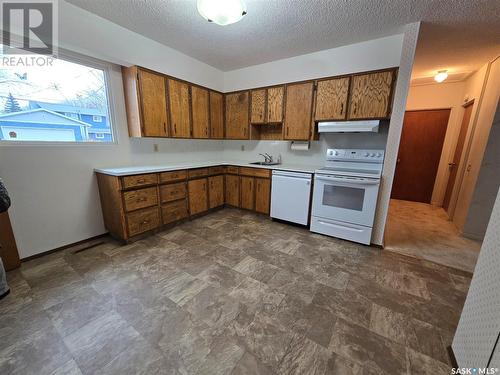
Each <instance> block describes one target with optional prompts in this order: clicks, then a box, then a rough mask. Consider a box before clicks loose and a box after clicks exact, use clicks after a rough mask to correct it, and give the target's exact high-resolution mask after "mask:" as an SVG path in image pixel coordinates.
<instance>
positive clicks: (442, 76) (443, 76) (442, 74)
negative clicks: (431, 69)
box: [434, 70, 448, 83]
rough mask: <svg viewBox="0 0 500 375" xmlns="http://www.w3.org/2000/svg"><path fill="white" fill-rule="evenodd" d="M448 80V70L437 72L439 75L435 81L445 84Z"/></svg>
mask: <svg viewBox="0 0 500 375" xmlns="http://www.w3.org/2000/svg"><path fill="white" fill-rule="evenodd" d="M446 78H448V71H446V70H440V71H439V72H437V74H436V75H435V76H434V81H436V82H439V83H441V82H443V81H444V80H445V79H446Z"/></svg>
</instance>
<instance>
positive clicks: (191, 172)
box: [188, 168, 208, 178]
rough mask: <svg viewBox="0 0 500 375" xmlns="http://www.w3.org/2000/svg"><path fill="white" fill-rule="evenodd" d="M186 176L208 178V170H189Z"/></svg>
mask: <svg viewBox="0 0 500 375" xmlns="http://www.w3.org/2000/svg"><path fill="white" fill-rule="evenodd" d="M188 176H189V178H196V177H205V176H208V168H198V169H190V170H189V171H188Z"/></svg>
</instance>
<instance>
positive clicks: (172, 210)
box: [161, 199, 189, 224]
mask: <svg viewBox="0 0 500 375" xmlns="http://www.w3.org/2000/svg"><path fill="white" fill-rule="evenodd" d="M188 216H189V213H188V207H187V200H186V199H182V200H179V201H175V202H170V203H167V204H164V205H163V206H162V207H161V217H162V221H163V224H170V223H173V222H176V221H179V220H181V219H184V218H186V217H188Z"/></svg>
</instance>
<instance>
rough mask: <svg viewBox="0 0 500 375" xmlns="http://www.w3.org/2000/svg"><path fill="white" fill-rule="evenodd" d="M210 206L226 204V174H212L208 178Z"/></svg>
mask: <svg viewBox="0 0 500 375" xmlns="http://www.w3.org/2000/svg"><path fill="white" fill-rule="evenodd" d="M208 198H209V199H208V201H209V202H208V203H209V204H208V206H209V208H215V207H219V206H222V205H224V176H223V175H218V176H211V177H209V178H208Z"/></svg>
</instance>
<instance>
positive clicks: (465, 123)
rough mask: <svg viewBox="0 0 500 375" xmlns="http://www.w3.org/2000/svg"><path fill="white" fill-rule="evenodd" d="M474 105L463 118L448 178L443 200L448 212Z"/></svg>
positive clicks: (467, 107) (466, 109)
mask: <svg viewBox="0 0 500 375" xmlns="http://www.w3.org/2000/svg"><path fill="white" fill-rule="evenodd" d="M473 104H474V103H473V102H471V103H469V104H468V105H467V106H466V107H465V111H464V117H463V118H462V125H461V127H460V134H459V135H458V140H457V146H456V148H455V154H454V155H453V161H452V162H451V163H450V164H449V167H450V177H449V178H448V185H446V192H445V194H444V200H443V208H444V209H445V210H447V211H448V207H449V206H450V199H451V193H452V192H453V187H454V186H455V180H456V178H457V172H458V165H459V164H460V158H461V157H462V151H463V149H464V143H465V137H466V135H467V130H468V129H469V123H470V117H471V114H472V108H474V105H473Z"/></svg>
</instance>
